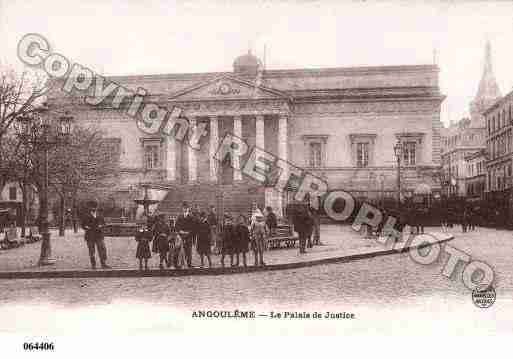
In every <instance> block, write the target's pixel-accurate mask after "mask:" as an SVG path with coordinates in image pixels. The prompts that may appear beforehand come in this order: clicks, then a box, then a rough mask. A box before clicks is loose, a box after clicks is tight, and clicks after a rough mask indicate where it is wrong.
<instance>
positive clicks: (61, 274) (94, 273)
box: [0, 234, 454, 279]
mask: <svg viewBox="0 0 513 359" xmlns="http://www.w3.org/2000/svg"><path fill="white" fill-rule="evenodd" d="M452 239H454V235H452V234H451V235H450V236H449V237H447V238H444V239H441V240H439V241H437V242H436V243H439V244H441V243H445V242H448V241H450V240H452ZM429 245H430V244H421V245H418V246H408V247H404V248H399V249H393V248H392V249H386V250H378V251H374V252H368V253H359V254H351V255H348V256H342V257H331V258H323V259H314V260H311V261H304V262H293V263H282V264H270V265H266V266H265V267H254V266H248V267H246V268H244V267H225V268H187V269H152V270H148V271H140V270H138V269H113V270H101V269H98V270H56V271H12V272H0V279H54V278H138V277H183V276H191V275H224V274H239V273H253V272H264V271H276V270H286V269H297V268H306V267H312V266H317V265H323V264H334V263H346V262H352V261H357V260H361V259H368V258H374V257H380V256H385V255H390V254H400V253H404V252H408V251H410V250H411V249H416V248H424V247H427V246H429Z"/></svg>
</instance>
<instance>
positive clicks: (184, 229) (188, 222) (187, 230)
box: [175, 203, 196, 268]
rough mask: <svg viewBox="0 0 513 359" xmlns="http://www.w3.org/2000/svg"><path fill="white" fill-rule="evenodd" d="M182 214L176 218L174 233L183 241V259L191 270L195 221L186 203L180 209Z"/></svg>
mask: <svg viewBox="0 0 513 359" xmlns="http://www.w3.org/2000/svg"><path fill="white" fill-rule="evenodd" d="M182 211H183V212H182V214H180V215H179V216H178V218H177V219H176V223H175V226H176V231H177V232H178V234H179V235H180V236H181V237H182V239H183V246H184V251H185V259H186V261H187V266H188V267H189V268H192V242H193V235H194V233H195V230H196V228H195V225H196V221H195V220H194V218H193V217H192V214H191V212H190V208H189V206H188V204H187V203H184V205H183V207H182Z"/></svg>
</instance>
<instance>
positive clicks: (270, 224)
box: [265, 206, 278, 236]
mask: <svg viewBox="0 0 513 359" xmlns="http://www.w3.org/2000/svg"><path fill="white" fill-rule="evenodd" d="M265 211H266V212H267V216H266V218H265V224H266V225H267V228H269V232H270V235H271V236H275V235H276V228H277V227H278V220H277V218H276V214H274V212H273V208H272V207H271V206H267V207H266V208H265Z"/></svg>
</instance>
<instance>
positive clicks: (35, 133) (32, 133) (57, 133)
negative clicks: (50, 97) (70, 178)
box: [17, 104, 73, 266]
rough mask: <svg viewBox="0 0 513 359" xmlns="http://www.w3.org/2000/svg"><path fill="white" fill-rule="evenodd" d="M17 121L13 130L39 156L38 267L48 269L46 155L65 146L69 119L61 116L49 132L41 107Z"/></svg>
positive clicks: (48, 120)
mask: <svg viewBox="0 0 513 359" xmlns="http://www.w3.org/2000/svg"><path fill="white" fill-rule="evenodd" d="M18 121H19V125H18V126H17V130H18V132H19V135H20V136H21V137H22V138H24V140H25V143H30V144H34V145H35V148H36V149H37V150H38V151H40V152H41V157H42V158H41V160H42V181H41V193H40V198H39V199H40V201H39V220H40V223H39V228H40V232H41V237H42V240H41V253H40V257H39V265H40V266H43V265H51V264H54V263H55V261H54V260H53V259H52V258H51V255H52V246H51V242H50V231H49V228H48V227H49V226H48V151H49V149H50V147H52V146H58V145H65V144H68V143H69V141H70V135H71V127H72V121H73V117H72V116H70V115H69V113H68V112H66V114H65V115H64V116H61V117H59V123H58V126H57V128H56V129H53V128H52V125H53V124H52V121H51V119H50V117H49V116H48V106H47V105H46V104H43V105H42V106H41V107H40V108H39V109H38V110H37V116H35V117H34V116H30V117H28V116H25V117H22V118H20V119H18ZM52 130H53V131H52ZM52 132H54V134H52Z"/></svg>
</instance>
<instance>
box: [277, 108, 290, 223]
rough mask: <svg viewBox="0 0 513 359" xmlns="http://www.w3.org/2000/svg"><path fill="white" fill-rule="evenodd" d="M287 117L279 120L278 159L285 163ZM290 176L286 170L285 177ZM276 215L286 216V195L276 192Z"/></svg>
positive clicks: (286, 158)
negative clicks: (284, 203)
mask: <svg viewBox="0 0 513 359" xmlns="http://www.w3.org/2000/svg"><path fill="white" fill-rule="evenodd" d="M287 120H288V119H287V116H286V115H280V117H279V120H278V157H279V158H280V159H282V160H284V161H288V158H289V155H288V147H287V146H288V135H287ZM288 175H289V173H288V171H287V169H286V168H285V169H284V176H286V177H285V178H287V177H288ZM276 192H277V193H275V196H276V207H277V208H276V213H277V214H278V215H279V216H282V217H283V216H284V208H283V196H284V195H285V193H281V192H279V191H276Z"/></svg>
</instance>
